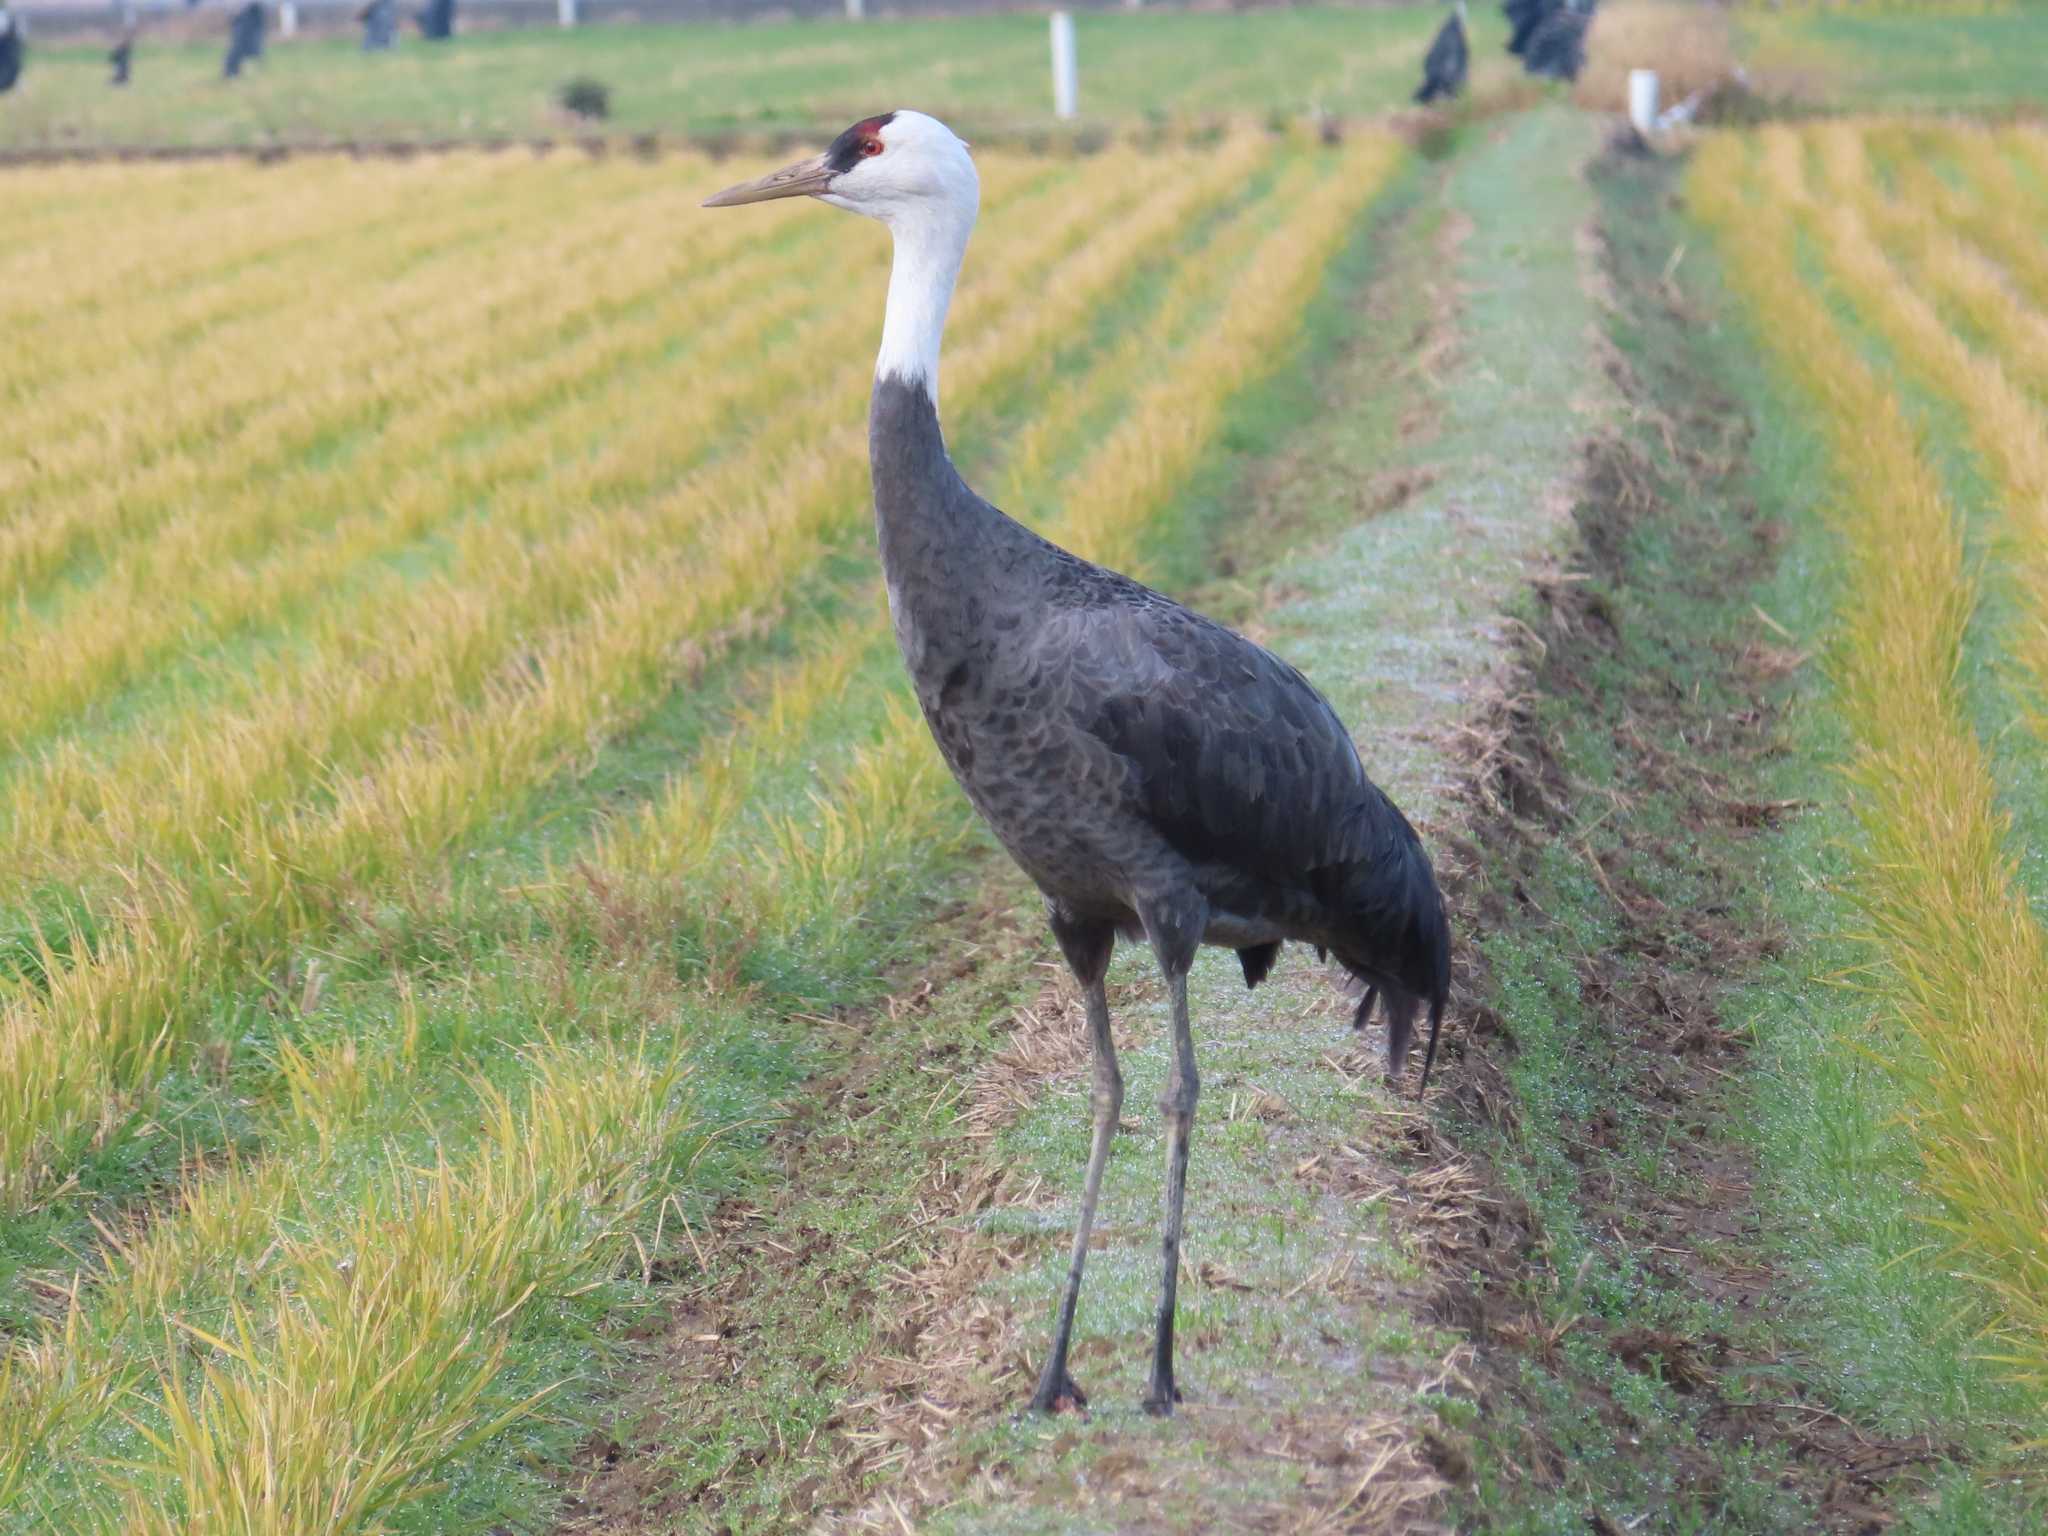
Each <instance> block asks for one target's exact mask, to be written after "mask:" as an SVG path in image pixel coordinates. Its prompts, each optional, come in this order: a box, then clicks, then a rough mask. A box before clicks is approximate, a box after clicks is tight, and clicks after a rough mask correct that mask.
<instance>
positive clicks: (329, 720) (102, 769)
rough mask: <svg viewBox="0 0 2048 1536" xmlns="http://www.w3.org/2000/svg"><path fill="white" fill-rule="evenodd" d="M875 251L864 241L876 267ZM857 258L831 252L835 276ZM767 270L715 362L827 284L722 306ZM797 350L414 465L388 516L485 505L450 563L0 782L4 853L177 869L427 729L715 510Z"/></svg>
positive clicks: (626, 391)
mask: <svg viewBox="0 0 2048 1536" xmlns="http://www.w3.org/2000/svg"><path fill="white" fill-rule="evenodd" d="M1110 195H1112V192H1111V189H1110V188H1108V187H1107V186H1102V187H1099V188H1098V189H1097V190H1096V193H1095V194H1092V195H1091V196H1083V195H1081V194H1080V192H1079V190H1078V189H1077V191H1076V194H1075V196H1074V199H1073V202H1074V204H1075V207H1074V209H1073V210H1072V213H1071V216H1069V215H1065V214H1063V215H1062V216H1061V217H1058V218H1055V219H1051V220H1047V219H1045V218H1043V217H1042V215H1041V214H1040V211H1039V210H1037V209H1036V208H1035V207H1034V206H1033V202H1032V200H1031V199H1030V198H1026V199H1024V200H1022V201H1020V203H1019V204H1018V205H1017V206H1016V207H1015V208H1014V209H1013V210H1009V211H1006V212H1004V213H1002V214H1000V215H999V216H998V217H996V218H994V219H992V221H991V223H992V226H993V227H994V229H995V230H996V231H997V232H1002V231H1005V230H1007V229H1008V228H1009V227H1010V221H1011V220H1012V219H1013V218H1014V219H1015V220H1016V221H1018V222H1019V224H1020V225H1022V226H1023V227H1021V228H1020V229H1019V232H1018V237H1017V239H1016V240H1015V241H1013V242H1010V243H1008V244H1007V245H1006V247H1005V252H1006V254H1007V255H1008V256H1009V257H1010V258H1011V261H1010V263H1009V264H1007V265H1006V270H1007V272H1008V273H1009V274H1010V275H1011V276H1014V277H1016V278H1018V279H1019V280H1020V281H1022V280H1027V279H1029V278H1031V277H1032V276H1033V275H1035V273H1036V272H1037V270H1038V268H1039V266H1040V264H1041V263H1049V262H1052V261H1054V260H1055V259H1058V258H1060V257H1061V256H1062V253H1064V252H1066V251H1067V250H1068V249H1069V247H1070V246H1071V245H1072V244H1074V243H1076V242H1077V241H1078V239H1079V237H1080V233H1081V231H1082V230H1083V229H1084V228H1085V225H1086V216H1087V213H1088V210H1089V208H1090V207H1091V206H1092V196H1100V197H1103V198H1105V199H1106V198H1107V197H1109V196H1110ZM1026 220H1029V221H1031V222H1029V223H1028V224H1025V223H1024V221H1026ZM883 255H884V252H883V251H881V250H879V249H877V250H875V251H874V252H872V253H871V256H872V260H873V263H874V264H875V265H876V268H877V270H879V262H880V260H881V258H882V257H883ZM858 267H859V263H858V262H857V261H849V259H847V258H846V257H844V256H843V255H842V256H841V257H840V258H839V259H838V260H837V262H836V264H835V272H836V274H837V275H839V276H844V275H845V274H846V273H847V272H848V271H849V270H858ZM750 271H751V273H752V274H753V275H752V276H751V277H750V275H749V274H750ZM763 273H767V274H768V275H769V276H771V277H772V276H775V275H777V274H776V272H775V267H774V264H772V263H770V264H766V265H756V266H755V267H753V268H751V269H749V268H747V267H745V266H741V267H737V268H734V269H731V270H729V271H728V273H727V274H726V275H725V276H724V277H723V278H721V279H720V280H718V281H716V282H714V284H713V285H712V286H711V288H710V289H709V290H708V293H707V294H706V295H704V296H705V297H708V298H710V299H711V301H712V302H713V305H714V307H718V308H722V309H723V310H724V311H725V318H724V319H723V320H722V321H720V322H719V323H718V325H716V326H714V327H712V328H711V331H710V332H709V335H710V336H711V338H712V340H713V344H714V346H721V347H722V349H723V350H725V351H727V352H728V353H729V354H730V355H744V356H751V355H754V354H755V353H756V352H757V351H758V349H759V347H760V344H761V342H762V340H763V338H764V336H765V335H766V334H768V332H769V331H770V330H772V329H773V327H774V325H775V324H776V323H778V317H787V316H788V315H789V314H790V313H791V312H792V310H793V309H794V310H796V311H798V312H801V311H802V310H803V309H804V308H805V307H806V305H807V302H808V301H807V298H806V295H807V294H808V293H810V292H811V291H812V290H813V289H815V288H818V287H821V286H826V285H818V284H810V283H805V282H802V281H798V280H794V278H795V276H796V274H791V275H790V276H791V279H792V280H786V281H775V282H773V284H772V286H771V288H770V290H769V293H768V295H767V296H766V297H765V298H764V299H763V300H761V302H759V303H757V304H755V305H753V306H745V305H740V304H737V303H734V302H733V301H734V300H736V299H738V298H739V297H741V296H742V295H743V294H744V293H745V291H746V289H747V288H748V286H749V285H750V284H751V283H752V282H753V281H754V279H755V278H759V277H761V276H762V274H763ZM826 291H827V293H828V294H829V292H830V289H829V287H826ZM992 296H993V297H996V298H999V299H1002V301H1003V302H1008V299H1007V298H1005V297H1004V295H1003V291H1002V290H996V291H995V293H994V294H993V295H991V294H990V293H989V292H988V291H986V290H984V291H983V292H982V293H981V296H980V297H979V298H976V297H975V296H974V295H972V294H970V295H968V296H967V299H966V300H965V301H964V302H963V307H964V308H966V309H967V310H968V311H969V320H970V323H971V322H972V320H973V317H974V314H975V313H976V312H978V311H979V310H980V309H981V308H982V307H983V305H984V303H985V302H986V301H987V300H988V299H989V298H990V297H992ZM869 323H870V321H869V319H868V317H867V316H865V315H864V314H863V313H862V312H860V311H859V310H855V309H852V308H850V307H847V306H843V305H842V306H838V307H837V308H836V309H834V308H831V307H829V306H828V308H827V311H826V315H825V322H824V326H823V334H824V335H825V337H826V339H828V340H831V341H833V342H834V343H835V344H840V345H843V347H844V349H845V352H846V355H847V356H848V357H849V359H850V358H851V357H852V355H853V353H854V352H855V350H856V349H857V348H858V346H859V340H858V338H859V335H860V333H861V332H862V331H864V330H865V329H866V328H867V326H868V325H869ZM808 359H809V353H808V351H807V350H805V351H799V350H798V349H796V348H794V347H789V348H786V349H784V350H783V351H782V352H781V353H780V354H778V355H777V356H776V358H775V361H774V365H773V366H761V367H755V368H746V369H729V370H724V371H716V370H712V371H709V372H708V373H707V375H706V382H705V383H704V384H703V386H702V387H700V388H699V389H697V390H696V391H694V392H692V393H689V394H686V395H684V396H683V397H681V398H680V399H679V400H678V401H676V402H675V403H674V404H673V405H672V406H671V407H670V408H668V409H666V410H663V411H649V410H646V409H645V408H644V406H643V405H642V404H641V401H642V399H643V398H644V387H643V385H642V384H641V383H640V381H639V380H638V379H637V378H635V377H633V376H630V375H621V376H619V377H617V378H613V379H609V380H607V381H606V382H605V384H604V386H603V388H602V389H601V390H600V391H599V392H597V393H596V394H594V395H592V396H590V397H589V398H587V399H585V400H584V401H581V402H579V403H578V404H576V405H575V406H573V407H572V408H570V409H569V410H567V411H566V412H564V413H561V414H559V415H558V416H557V417H556V418H554V419H553V420H552V421H550V422H548V423H544V424H542V425H541V426H540V427H538V428H536V429H535V430H532V431H529V432H525V433H521V434H519V435H517V436H515V437H513V438H511V439H509V440H508V441H506V442H505V443H503V444H502V445H499V446H498V447H496V448H495V449H494V450H493V451H492V452H491V453H489V454H487V455H483V456H480V457H477V458H475V459H473V460H471V461H469V462H467V463H465V464H464V465H463V466H462V474H461V475H460V476H457V477H453V478H452V479H451V477H448V476H446V475H444V474H441V473H437V472H432V471H430V472H428V473H427V475H426V477H425V478H424V479H423V480H420V481H413V480H406V481H402V482H401V483H400V486H399V487H398V492H397V494H395V495H394V498H393V499H394V503H395V505H396V506H397V508H398V511H399V515H400V516H402V517H408V518H410V517H415V516H418V515H419V514H418V513H417V511H416V510H413V509H414V508H415V499H418V500H421V501H423V502H424V504H425V505H426V506H427V507H428V508H429V509H432V508H438V507H440V506H441V505H442V502H443V493H444V490H445V489H446V486H447V485H448V484H452V486H453V488H454V490H455V491H456V492H457V493H459V495H461V496H463V497H467V498H470V499H474V500H477V501H482V500H484V499H485V498H486V497H488V499H489V501H490V503H491V505H490V515H489V516H488V517H487V518H475V519H471V520H469V521H467V522H466V523H464V524H463V526H462V527H460V528H459V529H458V530H457V532H456V534H455V536H454V538H453V540H452V541H451V545H450V548H449V551H448V556H447V571H446V573H445V574H444V575H441V576H439V577H436V578H434V579H432V580H430V581H428V582H425V583H410V584H409V583H407V582H405V581H404V580H403V579H402V578H401V577H400V575H399V574H398V573H395V572H393V573H387V574H386V576H385V578H384V579H383V580H382V581H380V582H378V583H376V584H374V585H373V586H372V587H370V588H369V589H368V590H366V591H361V592H357V593H354V594H352V595H351V596H350V598H349V600H348V601H346V602H341V603H335V604H332V605H329V606H328V607H326V608H324V609H323V610H321V612H320V613H318V614H316V615H315V616H314V617H313V620H312V622H311V623H310V625H309V626H308V628H307V631H306V633H305V634H304V636H303V637H302V639H303V642H304V646H303V649H300V650H295V651H292V652H290V653H287V654H286V655H284V656H281V657H279V658H276V659H273V660H270V661H267V662H262V663H259V664H258V665H256V666H253V667H251V668H248V669H246V670H244V671H240V672H237V673H235V674H233V675H232V676H229V677H227V678H224V679H223V680H222V683H223V686H222V688H221V689H220V690H219V692H218V695H217V696H216V697H214V698H212V699H210V700H208V701H205V703H204V707H195V708H194V709H191V710H189V711H187V712H184V713H182V714H179V715H177V716H174V717H172V718H170V719H168V720H157V721H154V722H152V727H151V730H150V732H149V734H147V735H145V736H140V737H137V738H135V739H134V740H133V741H132V742H130V743H129V744H128V745H127V746H126V747H125V748H122V749H119V750H117V751H116V752H114V753H112V754H110V755H109V754H101V753H97V752H95V751H93V750H91V748H90V746H89V745H86V744H80V743H74V742H61V743H58V744H56V745H55V746H53V747H52V748H51V749H49V750H48V751H47V752H46V753H45V754H44V756H43V757H42V759H41V760H40V761H38V762H37V763H36V764H34V765H33V767H32V768H30V769H29V770H27V771H25V772H24V773H22V774H20V775H19V776H17V778H16V779H15V780H13V781H12V782H11V783H9V785H8V786H7V792H6V798H5V800H4V801H0V804H4V806H5V809H6V813H5V816H4V818H0V824H13V825H20V826H33V827H34V828H35V829H36V832H35V835H34V836H33V837H30V838H24V839H18V840H16V841H15V843H14V845H13V846H14V848H15V851H16V855H17V861H16V866H15V867H16V869H17V872H18V875H19V877H20V878H21V879H24V880H29V879H37V878H42V879H58V880H65V879H71V880H83V879H85V878H86V877H87V873H88V872H89V871H90V870H92V869H94V868H102V869H106V868H112V867H118V866H119V865H120V864H121V863H122V861H123V853H124V850H125V851H126V853H127V855H128V856H129V857H130V858H133V856H134V855H136V854H137V853H140V854H142V855H144V856H146V857H148V858H150V859H153V860H155V861H158V862H173V863H178V864H181V865H182V864H188V863H190V862H193V861H195V860H199V861H206V860H210V859H212V858H215V857H217V856H218V853H219V850H220V848H221V847H222V845H223V843H224V842H229V841H231V838H232V835H233V829H234V826H235V825H237V824H240V823H242V822H246V821H248V820H252V819H256V818H259V817H261V816H264V815H267V814H269V812H270V810H271V809H272V808H273V807H275V806H277V805H279V804H282V803H285V802H287V801H289V800H291V799H292V798H295V797H296V796H297V795H298V794H300V793H302V792H303V791H304V790H306V789H307V788H308V787H315V786H317V784H318V782H319V781H320V780H322V779H323V778H330V777H332V776H334V775H336V774H338V773H342V772H351V771H356V770H357V769H358V768H360V767H361V766H362V765H363V764H365V763H367V762H368V761H369V754H371V753H373V752H374V751H375V750H377V749H378V748H379V746H380V745H381V744H382V743H383V742H385V741H386V740H388V739H389V737H390V736H391V735H392V733H394V732H395V731H398V730H401V729H406V728H413V729H416V730H417V729H420V728H423V727H426V726H430V725H431V724H432V723H433V722H434V721H436V720H438V719H440V718H442V717H443V716H445V715H446V714H448V713H449V711H450V710H452V709H454V708H456V707H457V706H458V704H459V702H460V701H461V700H462V699H463V698H464V697H465V696H467V695H468V694H470V693H473V692H474V691H475V690H476V688H478V687H479V686H481V685H482V683H483V681H484V680H485V678H486V677H487V676H488V675H489V674H490V673H491V671H492V670H493V669H494V668H497V667H500V666H502V665H503V664H504V662H505V659H506V658H508V657H510V656H512V655H513V653H514V651H515V650H516V649H517V648H518V646H519V645H520V643H521V642H522V641H523V640H525V639H528V638H530V637H531V635H532V632H533V631H534V630H536V629H539V628H541V627H543V626H547V625H553V624H558V623H562V622H565V621H568V620H570V619H572V618H573V616H574V615H575V614H576V613H577V612H578V611H580V609H581V607H582V606H583V605H584V604H585V603H586V602H587V601H588V600H589V597H590V595H591V594H593V593H596V592H601V591H602V590H604V589H605V588H606V587H607V586H608V585H613V584H615V583H616V581H618V580H619V579H622V575H621V573H622V571H623V569H624V567H625V566H626V565H627V564H629V563H630V562H631V561H632V560H633V559H634V557H635V555H636V554H637V553H638V552H639V551H640V550H641V549H643V548H645V547H648V546H649V545H650V543H651V544H652V545H653V546H654V547H661V546H662V544H663V543H664V542H667V541H672V540H675V539H679V538H682V537H685V536H687V535H689V534H690V532H691V529H692V528H693V527H694V526H695V525H696V524H698V523H700V522H702V521H703V520H704V519H706V518H715V517H716V516H717V515H719V514H720V513H721V511H722V506H721V504H720V502H719V501H718V500H717V499H715V498H707V497H705V496H703V495H699V494H696V493H697V492H698V491H699V490H700V489H701V483H702V478H703V476H704V475H708V474H712V473H724V474H727V475H730V474H731V473H732V469H733V466H735V465H738V466H741V467H744V465H745V464H746V463H748V462H749V461H748V460H747V459H746V457H745V452H744V451H743V450H744V449H745V446H746V445H747V443H748V436H749V434H748V433H747V432H746V430H745V424H746V423H747V422H748V421H749V420H758V421H762V422H765V423H766V426H765V427H764V428H763V430H765V431H768V432H771V433H782V434H784V435H787V434H788V433H789V432H791V431H792V430H795V428H796V427H797V426H798V425H799V424H796V423H792V422H791V421H789V420H787V419H785V418H783V417H779V416H776V415H775V414H774V412H773V406H774V404H775V403H776V402H777V401H779V400H780V399H783V398H785V397H786V396H788V395H789V394H791V393H793V392H796V391H798V390H799V389H800V388H801V384H802V378H803V374H804V372H805V370H806V368H807V367H808V366H809V362H808ZM845 373H846V376H847V378H849V379H854V378H857V377H858V375H859V373H860V369H859V368H858V367H857V366H855V365H854V364H852V363H851V362H849V363H848V364H847V366H846V369H845ZM621 423H623V426H622V425H620V424H621ZM608 430H609V431H610V433H611V435H610V437H609V439H608V440H605V441H604V442H603V443H602V446H601V448H600V449H598V450H597V451H595V452H590V451H585V450H584V447H583V444H584V441H585V440H586V439H593V438H602V437H603V436H604V434H605V433H606V432H607V431H608ZM735 437H736V438H737V442H734V441H730V440H729V439H732V438H735ZM715 451H722V452H723V453H724V455H725V457H724V458H723V459H722V460H721V459H718V458H717V454H716V452H715ZM692 457H698V458H706V457H709V458H712V459H713V460H714V462H712V464H711V465H710V467H709V468H708V469H706V470H704V471H702V472H701V473H699V475H698V476H697V478H695V479H693V478H690V477H689V476H685V477H684V479H682V480H681V481H680V482H679V483H676V484H672V485H670V486H669V487H668V488H666V489H663V490H662V491H661V493H660V494H659V495H658V496H657V497H655V498H654V499H652V500H645V499H635V498H640V497H642V496H643V493H644V492H645V491H646V490H647V488H648V486H649V485H650V484H658V483H659V482H660V481H662V480H669V479H673V477H674V475H675V474H676V473H677V472H678V471H680V470H682V469H684V468H685V467H687V466H688V465H689V462H690V459H691V458H692ZM720 463H723V464H724V466H725V468H724V469H723V470H720V467H719V466H720ZM444 482H445V484H444ZM564 507H576V508H579V509H580V512H579V516H578V518H577V519H576V520H575V521H574V522H566V523H565V520H564V518H563V516H562V508H564ZM371 526H372V527H373V528H374V527H375V526H376V522H375V520H374V519H373V520H372V523H371ZM422 615H425V620H424V622H423V621H422V617H421V616H422ZM224 744H225V745H226V747H227V748H229V749H230V750H224ZM145 785H146V786H148V788H147V790H145V791H143V792H141V793H138V792H137V789H138V786H145ZM67 869H70V870H75V871H78V873H77V874H75V875H67V874H66V870H67Z"/></svg>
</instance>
